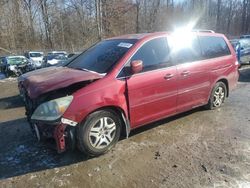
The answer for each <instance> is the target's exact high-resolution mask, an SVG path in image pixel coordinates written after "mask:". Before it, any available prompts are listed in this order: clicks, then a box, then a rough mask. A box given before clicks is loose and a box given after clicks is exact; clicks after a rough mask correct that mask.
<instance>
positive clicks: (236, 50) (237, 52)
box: [229, 39, 240, 63]
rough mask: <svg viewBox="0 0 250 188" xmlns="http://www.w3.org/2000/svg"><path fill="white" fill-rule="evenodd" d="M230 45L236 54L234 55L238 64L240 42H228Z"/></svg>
mask: <svg viewBox="0 0 250 188" xmlns="http://www.w3.org/2000/svg"><path fill="white" fill-rule="evenodd" d="M229 41H230V43H231V45H232V46H233V48H234V50H235V52H236V55H237V59H238V62H239V63H240V42H239V39H233V40H229Z"/></svg>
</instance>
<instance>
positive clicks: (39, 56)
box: [24, 51, 44, 69]
mask: <svg viewBox="0 0 250 188" xmlns="http://www.w3.org/2000/svg"><path fill="white" fill-rule="evenodd" d="M24 56H25V57H26V58H28V59H29V60H30V61H31V63H32V64H33V68H34V69H37V68H41V67H42V63H43V56H44V54H43V52H36V51H30V52H25V53H24Z"/></svg>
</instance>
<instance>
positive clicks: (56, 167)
mask: <svg viewBox="0 0 250 188" xmlns="http://www.w3.org/2000/svg"><path fill="white" fill-rule="evenodd" d="M240 72H241V77H240V82H239V84H238V88H237V89H236V90H235V91H233V92H232V93H231V94H230V97H229V98H228V100H227V101H226V103H225V104H224V106H223V107H222V108H220V109H218V110H214V111H205V110H204V109H203V108H199V109H195V110H192V111H190V112H187V113H184V114H181V115H178V116H175V117H172V118H168V119H165V120H162V121H159V122H156V123H154V124H150V125H148V126H146V127H143V128H140V129H137V130H135V131H133V132H132V134H131V136H130V137H129V138H128V139H124V140H121V141H119V142H118V144H117V145H116V147H115V148H114V149H113V150H112V151H111V152H109V153H107V154H105V155H103V156H100V157H98V158H87V157H85V156H84V155H82V154H81V153H80V152H77V151H74V152H67V153H64V154H60V155H59V154H57V153H56V152H55V151H54V150H53V149H52V148H50V147H48V145H47V144H44V143H37V142H36V140H35V139H34V138H33V136H32V135H31V132H30V130H29V127H28V124H27V122H26V120H25V115H24V107H23V103H22V101H21V99H20V98H19V96H18V91H17V83H16V80H15V79H5V80H0V91H1V92H0V187H22V188H23V187H60V186H62V187H102V188H103V187H150V188H152V187H250V67H249V66H245V67H243V68H242V70H241V71H240Z"/></svg>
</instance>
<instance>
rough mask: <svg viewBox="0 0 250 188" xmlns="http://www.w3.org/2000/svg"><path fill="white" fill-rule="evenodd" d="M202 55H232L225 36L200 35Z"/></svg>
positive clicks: (213, 56)
mask: <svg viewBox="0 0 250 188" xmlns="http://www.w3.org/2000/svg"><path fill="white" fill-rule="evenodd" d="M199 39H200V45H201V49H202V55H203V57H204V58H205V59H210V58H216V57H221V56H226V55H230V54H231V52H230V50H229V48H228V45H227V43H226V41H225V40H224V38H223V37H215V36H199Z"/></svg>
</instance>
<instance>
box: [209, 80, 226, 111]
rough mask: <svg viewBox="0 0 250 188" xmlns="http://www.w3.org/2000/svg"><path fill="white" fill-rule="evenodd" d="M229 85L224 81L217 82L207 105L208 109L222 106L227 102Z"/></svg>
mask: <svg viewBox="0 0 250 188" xmlns="http://www.w3.org/2000/svg"><path fill="white" fill-rule="evenodd" d="M227 92H228V91H227V87H226V85H225V84H224V83H223V82H217V83H216V84H215V86H214V88H213V90H212V92H211V95H210V98H209V101H208V104H207V105H206V106H205V108H206V109H208V110H214V109H216V108H220V107H221V105H222V104H223V103H224V102H225V99H226V96H227Z"/></svg>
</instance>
